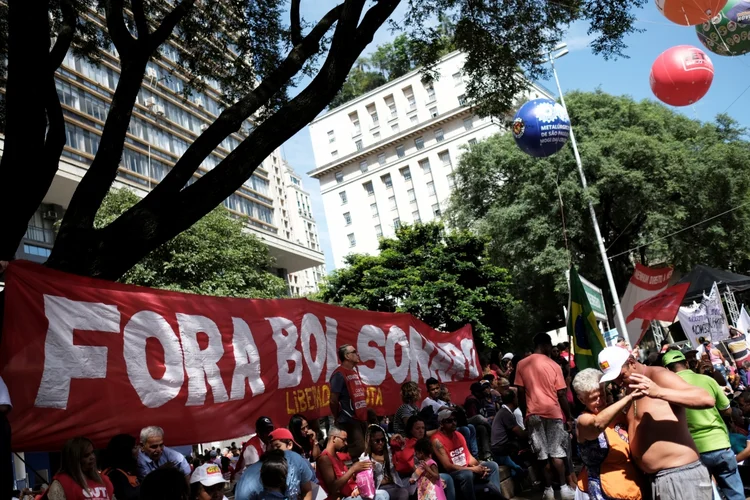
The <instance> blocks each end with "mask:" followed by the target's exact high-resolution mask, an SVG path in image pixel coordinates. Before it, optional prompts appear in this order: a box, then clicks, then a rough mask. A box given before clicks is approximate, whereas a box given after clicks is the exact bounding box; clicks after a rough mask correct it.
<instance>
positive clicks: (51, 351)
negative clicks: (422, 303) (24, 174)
mask: <svg viewBox="0 0 750 500" xmlns="http://www.w3.org/2000/svg"><path fill="white" fill-rule="evenodd" d="M5 291H6V299H5V321H4V326H3V337H2V346H1V349H2V352H1V353H0V363H2V367H3V368H2V371H1V372H0V375H2V377H3V379H4V380H5V382H6V384H7V385H8V388H9V390H10V396H11V400H12V402H13V411H12V412H11V414H10V421H11V425H12V427H13V443H12V446H13V449H14V450H19V451H48V450H58V449H60V447H61V446H62V444H63V443H64V442H65V440H67V439H68V438H70V437H73V436H87V437H89V438H90V439H92V440H93V441H94V442H95V444H96V445H97V446H104V445H105V444H106V442H107V440H108V439H109V438H111V437H112V436H114V435H115V434H118V433H129V434H133V435H137V433H138V432H139V431H140V429H141V428H142V427H144V426H146V425H159V426H161V427H163V428H164V430H165V433H166V436H167V441H168V444H170V445H182V444H191V443H200V442H209V441H218V440H222V439H230V438H234V437H239V436H243V435H247V434H249V433H250V432H252V431H253V425H254V422H255V420H256V419H257V418H258V417H259V416H261V415H265V416H268V417H270V418H271V419H273V420H274V422H275V423H276V424H277V425H279V426H282V425H286V423H287V422H288V421H289V418H290V416H291V415H293V414H295V413H303V414H304V415H305V416H306V417H307V418H317V417H320V416H325V415H328V414H330V410H329V408H328V404H329V400H330V388H329V386H328V380H329V379H330V376H331V374H332V373H333V370H334V369H335V368H336V367H337V366H338V358H337V354H336V350H337V348H338V347H339V346H341V345H343V344H352V345H354V346H355V347H357V350H358V351H359V354H360V357H361V359H362V365H360V367H359V371H360V374H361V377H362V379H363V381H364V383H365V384H366V385H367V386H368V387H367V399H368V407H370V408H373V409H375V410H376V411H377V412H378V413H379V414H381V415H383V414H392V413H394V412H395V410H396V409H397V408H398V406H399V405H400V404H401V398H400V395H399V390H400V385H401V384H402V383H403V382H405V381H408V380H413V381H416V382H419V383H420V385H422V387H424V385H423V384H424V380H425V379H427V378H429V377H431V376H432V377H436V378H437V379H438V380H441V381H443V382H446V383H448V385H449V387H450V388H451V391H452V392H453V394H454V395H455V398H456V400H459V401H463V398H464V397H465V396H467V395H468V392H469V391H468V388H469V384H470V382H471V380H474V379H476V378H478V377H479V374H480V370H479V362H478V358H477V354H476V351H475V347H474V341H473V338H472V334H471V327H470V326H465V327H464V328H462V329H460V330H458V331H457V332H454V333H450V334H448V333H441V332H437V331H435V330H433V329H431V328H430V327H429V326H427V325H426V324H424V323H422V322H421V321H419V320H417V319H416V318H414V317H413V316H411V315H408V314H392V313H376V312H369V311H358V310H352V309H346V308H342V307H336V306H331V305H327V304H321V303H317V302H311V301H308V300H306V299H279V300H249V299H233V298H221V297H206V296H200V295H191V294H183V293H176V292H168V291H164V290H153V289H149V288H143V287H135V286H128V285H121V284H118V283H113V282H108V281H101V280H95V279H91V278H82V277H79V276H74V275H69V274H65V273H61V272H59V271H54V270H50V269H47V268H45V267H43V266H40V265H38V264H32V263H30V262H23V261H18V262H13V263H11V265H10V267H9V269H8V271H7V272H6V288H5Z"/></svg>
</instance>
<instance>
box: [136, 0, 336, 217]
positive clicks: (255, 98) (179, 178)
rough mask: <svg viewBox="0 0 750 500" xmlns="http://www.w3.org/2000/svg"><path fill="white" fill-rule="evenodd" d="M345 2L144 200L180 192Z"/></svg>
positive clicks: (315, 42) (288, 74)
mask: <svg viewBox="0 0 750 500" xmlns="http://www.w3.org/2000/svg"><path fill="white" fill-rule="evenodd" d="M342 9H343V4H340V5H338V6H336V7H334V8H332V9H331V10H330V11H328V13H327V14H326V15H325V16H323V18H322V19H321V20H320V22H318V24H317V25H316V26H315V27H314V28H313V29H312V31H310V33H309V34H308V35H307V36H306V37H305V38H304V39H303V40H302V42H301V43H300V44H298V45H297V46H295V47H294V48H293V49H292V50H291V51H290V52H289V54H288V55H287V57H286V59H284V61H283V62H282V63H281V64H280V65H279V66H278V67H277V68H276V69H275V70H274V71H273V72H272V73H271V74H270V75H268V77H266V78H265V79H264V80H263V81H262V82H261V83H260V85H258V87H256V88H255V90H253V91H252V92H251V93H250V94H248V95H247V96H245V97H244V98H242V99H241V100H239V101H238V102H236V103H235V104H234V105H232V106H231V107H229V108H227V109H225V110H224V111H223V112H222V113H221V115H219V117H218V118H217V119H216V121H214V122H213V123H212V124H211V125H210V126H209V127H208V129H206V131H205V132H203V133H202V134H201V135H200V136H199V137H198V138H197V139H196V140H195V141H194V142H193V143H192V144H191V145H190V146H189V147H188V149H187V151H185V153H184V154H183V155H182V156H181V157H180V159H179V160H178V161H177V163H176V164H175V166H174V167H173V168H172V169H171V170H170V172H169V173H168V174H167V176H166V177H165V178H164V179H162V181H161V182H160V183H159V184H158V185H157V186H156V187H155V188H154V190H153V191H152V192H151V193H149V195H148V196H147V197H146V199H145V200H144V202H145V203H149V202H151V201H152V200H154V199H159V198H160V197H161V196H165V195H167V194H168V193H171V194H176V193H178V192H179V191H180V190H181V189H182V188H183V187H185V184H186V183H187V182H188V180H190V178H191V177H192V175H193V174H194V173H195V172H196V171H197V170H198V167H199V166H200V164H201V162H202V161H203V160H204V159H205V158H206V157H207V156H208V155H209V154H210V153H211V151H213V150H214V149H216V147H217V146H219V144H221V141H223V140H224V139H225V138H226V137H227V136H228V135H229V134H230V133H231V132H234V131H237V130H239V128H240V126H241V125H242V122H243V121H244V120H246V119H247V117H249V116H251V115H252V114H253V113H255V112H256V111H257V110H258V109H259V108H260V107H261V106H263V105H264V104H265V103H266V102H268V99H270V98H271V97H272V96H273V95H274V94H276V93H277V92H278V91H279V90H280V89H281V87H282V85H283V84H284V83H285V82H287V81H288V80H289V79H290V78H292V77H293V76H294V75H296V74H297V73H298V72H299V71H300V70H301V69H302V67H303V66H304V64H305V62H306V61H307V60H308V59H309V58H310V57H312V56H313V55H315V54H316V53H317V52H318V50H319V49H320V41H321V40H322V38H323V36H324V35H325V34H326V33H327V32H328V30H329V29H330V27H331V26H332V25H333V23H335V22H336V20H337V19H338V17H339V15H340V14H341V11H342Z"/></svg>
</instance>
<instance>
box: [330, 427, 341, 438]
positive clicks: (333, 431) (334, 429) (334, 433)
mask: <svg viewBox="0 0 750 500" xmlns="http://www.w3.org/2000/svg"><path fill="white" fill-rule="evenodd" d="M342 432H344V430H343V429H341V428H340V427H336V426H335V425H332V426H331V427H330V428H329V429H328V436H329V437H334V436H340V435H341V433H342Z"/></svg>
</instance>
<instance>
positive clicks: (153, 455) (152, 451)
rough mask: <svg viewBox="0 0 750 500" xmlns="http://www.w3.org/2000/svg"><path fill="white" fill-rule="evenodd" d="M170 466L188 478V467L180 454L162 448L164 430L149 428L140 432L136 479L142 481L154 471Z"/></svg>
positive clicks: (164, 447) (155, 427) (154, 427)
mask: <svg viewBox="0 0 750 500" xmlns="http://www.w3.org/2000/svg"><path fill="white" fill-rule="evenodd" d="M167 464H170V465H171V466H172V467H175V468H176V469H178V470H179V471H180V472H182V474H183V475H185V476H190V465H188V463H187V460H186V459H185V457H184V456H183V455H182V453H180V452H178V451H175V450H173V449H171V448H167V447H166V446H164V430H163V429H162V428H161V427H157V426H154V425H152V426H149V427H144V428H143V429H142V430H141V451H140V452H139V453H138V479H139V480H140V481H141V482H143V479H144V478H145V477H146V476H147V475H148V474H149V473H151V472H153V471H155V470H156V469H158V468H160V467H163V466H165V465H167Z"/></svg>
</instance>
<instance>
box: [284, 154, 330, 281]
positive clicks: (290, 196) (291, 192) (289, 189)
mask: <svg viewBox="0 0 750 500" xmlns="http://www.w3.org/2000/svg"><path fill="white" fill-rule="evenodd" d="M284 167H285V168H284V182H285V183H286V199H287V202H288V203H289V228H290V230H291V233H292V239H293V240H294V241H295V242H296V243H297V244H298V245H303V246H306V247H308V248H312V249H313V250H317V251H320V239H319V237H318V225H317V224H316V223H315V217H313V213H312V206H311V205H310V193H308V192H307V191H305V190H304V188H303V186H302V178H301V177H300V176H299V175H297V173H296V172H295V171H294V169H292V167H290V166H289V165H288V164H286V162H284ZM323 276H325V266H324V265H319V266H316V267H312V268H310V269H305V270H303V271H297V272H295V273H289V294H290V295H292V296H304V295H309V294H311V293H315V292H317V291H318V283H319V282H320V280H321V279H322V278H323Z"/></svg>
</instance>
